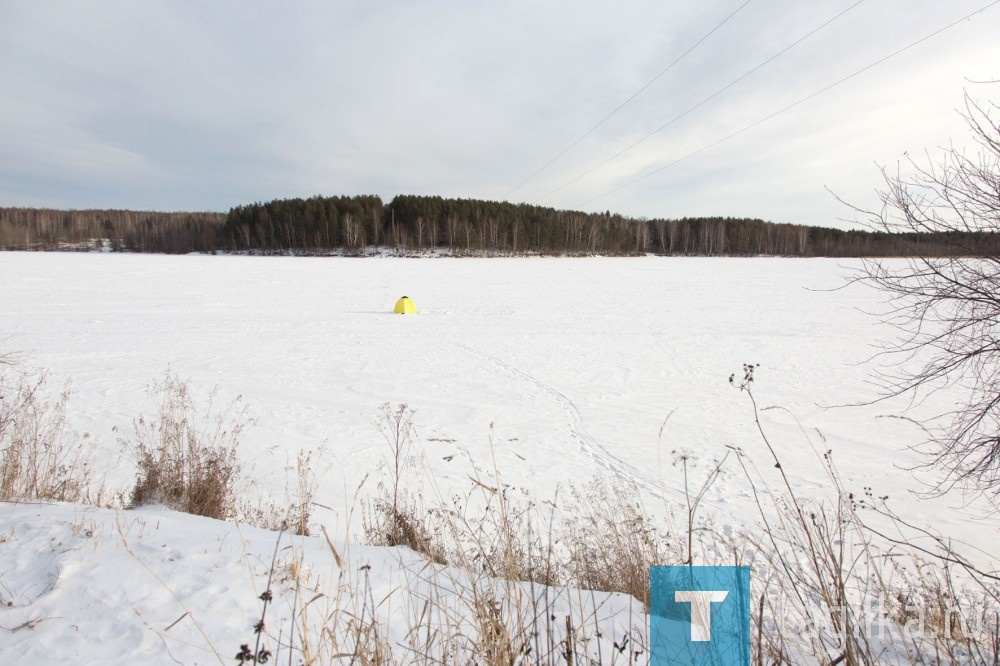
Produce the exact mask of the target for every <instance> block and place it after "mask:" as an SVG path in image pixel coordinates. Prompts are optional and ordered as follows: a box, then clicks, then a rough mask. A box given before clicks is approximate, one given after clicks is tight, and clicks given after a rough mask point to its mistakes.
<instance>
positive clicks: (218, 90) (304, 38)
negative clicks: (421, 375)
mask: <svg viewBox="0 0 1000 666" xmlns="http://www.w3.org/2000/svg"><path fill="white" fill-rule="evenodd" d="M853 3H854V0H838V1H837V2H826V3H801V2H792V1H791V0H754V1H753V2H751V3H750V4H749V5H747V6H746V7H745V8H744V9H742V10H741V11H740V12H739V13H738V14H737V15H736V16H734V17H733V18H732V20H730V21H729V22H728V23H727V24H726V25H725V26H723V27H722V28H720V29H719V30H718V32H716V33H715V34H713V35H712V36H711V37H710V38H709V39H707V40H706V41H705V42H704V43H703V44H702V45H701V46H699V47H698V48H697V49H695V50H694V51H692V52H691V54H690V55H688V56H687V57H686V58H684V59H683V60H681V61H680V62H679V63H678V64H677V65H676V66H675V67H674V68H672V69H671V70H670V71H668V72H667V73H665V74H664V75H663V76H662V77H661V78H660V79H658V80H657V81H656V82H655V83H653V84H652V85H651V86H650V87H649V88H648V89H647V90H646V91H644V92H643V93H642V94H641V95H640V96H638V97H637V98H636V99H635V100H634V101H633V102H632V103H630V104H629V105H628V106H626V107H625V108H624V109H622V110H621V112H619V113H618V114H616V115H615V116H614V117H613V118H611V119H610V120H608V122H606V123H605V124H603V125H602V126H601V127H600V128H599V129H598V130H597V131H595V132H593V133H592V134H591V135H590V136H588V137H587V138H586V139H584V140H583V141H581V142H580V143H579V145H577V146H576V147H574V148H573V149H572V150H570V151H568V152H567V153H566V155H565V156H563V157H562V158H561V159H559V160H557V161H556V162H555V163H553V164H552V166H551V167H549V168H548V169H546V170H545V171H544V172H542V173H540V174H539V175H538V176H537V177H535V178H533V179H532V180H531V181H530V182H529V183H527V184H526V185H525V186H524V187H522V188H520V189H518V190H517V191H516V192H515V193H514V195H513V196H512V199H515V200H524V199H532V198H535V197H538V196H540V195H542V194H545V193H548V192H550V191H552V190H553V189H555V188H557V187H560V186H561V185H563V184H565V183H566V182H567V181H569V180H570V179H572V178H574V177H575V176H577V175H579V174H580V173H582V172H583V171H586V170H587V169H590V168H591V167H593V166H594V165H595V164H597V163H600V162H601V161H603V160H605V159H607V158H608V157H610V156H611V155H613V154H614V153H616V152H618V151H620V150H621V149H622V148H624V147H626V146H628V145H629V144H630V143H632V142H634V141H635V140H636V139H638V138H641V137H642V136H644V135H646V134H647V133H648V132H650V131H651V130H653V129H655V128H656V127H658V126H660V125H662V124H664V123H666V122H667V121H668V120H670V119H671V118H673V117H675V116H676V115H678V114H679V113H681V112H682V111H684V110H685V109H687V108H689V107H690V106H692V105H693V104H695V103H697V102H698V101H699V100H702V99H704V98H705V97H707V96H709V95H711V94H712V93H714V92H715V91H717V90H719V89H720V88H722V87H723V86H725V85H726V84H728V83H730V82H731V81H733V80H734V79H735V78H737V77H738V76H740V75H742V74H743V73H745V72H746V71H747V70H748V69H749V68H750V67H752V66H754V65H756V64H757V63H760V62H762V61H763V60H764V59H766V58H768V57H769V56H771V55H773V54H774V53H776V52H777V51H778V50H780V49H782V48H784V47H785V46H787V45H789V44H790V43H791V42H792V41H794V40H795V39H797V38H799V37H800V36H802V35H804V34H806V33H807V32H808V31H809V30H811V29H813V28H815V27H816V26H818V25H819V24H820V23H822V22H823V21H826V20H827V19H829V18H830V17H832V16H834V15H835V14H837V13H838V12H840V11H843V10H844V9H847V8H848V7H849V6H850V5H852V4H853ZM739 4H741V3H740V2H737V1H736V0H731V1H722V0H717V1H713V2H708V3H705V2H693V1H691V2H684V3H662V2H652V1H650V2H642V3H639V2H636V3H626V4H624V5H623V4H622V3H611V2H598V1H596V0H595V1H589V2H579V3H537V2H528V1H527V0H519V1H516V2H508V3H459V2H453V1H447V2H446V1H444V0H437V1H435V2H427V3H419V4H410V3H406V4H404V3H393V2H388V1H383V2H344V3H332V4H331V3H325V2H301V3H294V4H292V5H288V6H278V5H274V4H272V3H265V2H249V3H248V2H236V1H235V0H231V1H227V2H214V3H210V4H205V3H197V2H193V1H177V2H166V1H161V2H146V3H141V4H140V3H132V2H126V1H124V0H118V1H104V2H55V1H50V0H41V1H39V2H33V3H30V4H28V3H21V4H17V5H14V6H9V5H7V6H5V9H4V10H2V11H3V12H4V14H5V16H3V20H0V86H2V88H3V90H4V91H5V100H4V103H3V105H2V106H0V153H2V158H3V161H4V162H5V163H6V165H7V166H6V167H4V168H3V170H2V172H0V173H3V174H4V177H5V180H6V181H7V183H5V185H4V188H3V192H4V195H3V196H4V200H3V201H2V202H0V204H4V205H24V204H33V205H38V204H39V202H40V201H42V202H44V201H50V202H52V205H60V206H67V205H70V206H85V205H87V206H130V207H141V208H151V207H158V208H170V209H204V208H214V209H226V208H228V207H229V206H231V205H236V204H239V203H244V202H247V201H253V200H261V199H268V198H273V197H280V196H301V195H309V194H316V193H323V194H341V193H347V194H351V193H377V194H381V195H382V196H383V197H391V196H392V195H394V194H397V193H426V194H442V195H446V196H465V197H488V198H500V197H503V196H504V195H505V194H506V193H507V192H509V191H510V190H511V188H513V187H514V186H515V185H517V184H518V183H519V182H521V181H522V180H523V179H525V178H526V177H527V176H528V175H529V174H531V173H532V172H534V171H535V170H536V169H538V168H539V167H540V166H541V165H543V164H545V163H546V162H547V161H549V160H550V159H551V158H552V157H554V156H555V155H556V154H557V153H559V152H560V151H561V150H563V149H564V148H566V147H567V146H569V145H570V143H571V142H573V141H574V140H575V139H577V138H578V137H580V136H581V135H582V134H583V133H584V132H586V131H587V130H588V129H590V128H591V127H593V126H594V124H595V123H597V122H598V121H599V120H600V119H601V118H602V117H604V116H605V115H606V114H608V113H609V112H610V111H611V110H613V109H614V108H615V107H616V106H618V104H620V103H621V102H622V100H624V99H625V98H626V97H628V96H629V95H630V94H632V93H633V92H635V91H636V90H637V89H638V88H639V87H640V86H642V85H643V84H645V83H646V82H648V81H649V80H650V79H651V78H652V77H653V76H655V75H656V74H657V73H658V72H660V71H662V70H663V69H664V68H665V67H666V66H667V65H668V64H669V63H670V62H671V61H673V60H674V59H676V58H677V57H678V56H679V55H680V54H681V53H683V52H684V51H685V50H686V49H688V48H689V47H690V46H691V45H692V44H694V43H695V42H696V41H697V40H698V39H700V38H701V37H702V36H703V35H704V34H705V33H706V32H708V31H709V30H710V29H712V27H714V26H715V25H716V24H718V23H719V22H720V21H721V20H722V19H723V18H724V17H725V16H727V15H728V14H729V13H731V12H732V11H733V10H734V9H736V8H737V7H738V6H739ZM986 4H987V3H986V2H985V0H979V1H978V2H973V1H972V0H956V1H955V2H950V3H934V2H918V3H914V2H907V1H905V0H891V1H889V0H886V1H883V2H878V3H876V2H872V1H871V0H869V1H868V2H864V3H862V4H861V5H859V6H858V7H856V8H854V9H852V10H851V11H849V12H848V13H847V14H845V15H844V16H843V17H841V18H840V19H838V20H837V21H836V22H834V23H833V24H831V25H830V26H828V27H827V28H825V29H824V30H822V31H820V32H819V33H817V34H816V35H814V36H812V37H810V38H809V39H808V40H806V41H804V42H803V43H802V44H800V45H798V46H797V47H796V48H795V49H793V50H791V51H789V52H788V53H786V54H784V55H783V56H781V57H780V58H778V59H777V60H775V61H774V62H772V63H770V64H768V65H767V66H766V67H765V68H762V69H761V70H760V71H759V72H755V73H754V74H753V75H752V76H750V77H748V78H747V79H746V80H744V81H741V82H740V83H739V84H737V85H734V86H733V87H732V88H730V89H729V90H727V91H726V92H725V93H724V94H723V95H720V96H719V97H718V98H716V99H713V100H712V101H711V102H708V103H706V104H705V105H704V106H702V107H701V108H699V109H697V110H696V111H693V112H691V113H690V114H689V115H687V116H686V117H684V118H682V119H681V120H678V121H677V122H676V123H674V124H672V125H671V126H670V127H668V128H667V129H665V130H664V131H662V132H660V133H658V134H656V136H655V137H654V138H652V139H650V140H648V141H646V142H644V143H643V144H642V145H641V146H638V147H637V148H636V149H635V150H633V151H630V152H629V153H628V154H627V155H625V156H623V157H622V158H621V159H619V160H615V161H614V162H613V163H611V164H609V165H607V166H606V167H604V168H602V169H600V170H598V171H596V172H594V173H593V174H591V175H590V176H588V177H586V178H583V179H581V180H580V182H579V183H576V184H574V185H572V186H570V187H567V188H565V189H564V190H562V191H560V192H559V194H558V195H556V196H553V197H552V198H551V199H546V200H545V201H544V203H546V204H551V205H559V206H567V207H581V206H583V205H584V203H585V202H587V201H589V200H591V199H593V198H594V197H596V196H599V195H601V194H604V193H606V192H609V191H611V190H614V189H615V188H618V187H620V186H622V185H623V184H626V183H629V182H631V181H633V180H635V179H637V178H639V177H640V176H643V175H644V174H647V173H649V172H651V171H653V170H655V169H658V168H660V167H662V166H663V165H665V164H669V163H670V162H672V161H674V160H676V159H677V158H678V157H683V156H684V155H687V154H688V153H690V152H692V151H697V150H699V149H702V148H705V147H706V146H709V145H710V144H712V143H713V142H715V141H717V140H718V139H720V138H722V137H725V136H727V135H728V134H731V133H733V132H736V131H738V130H740V129H741V128H744V127H746V126H747V125H749V124H751V123H754V122H756V121H757V120H760V119H761V118H764V117H766V116H768V115H769V114H772V113H774V112H775V111H777V110H779V109H781V108H783V107H785V106H787V105H789V104H792V103H794V102H796V101H797V100H800V99H802V98H803V97H806V96H807V95H810V94H812V93H813V92H816V91H818V90H820V89H822V88H824V87H825V86H828V85H830V84H831V83H833V82H835V81H837V80H838V79H840V78H843V77H845V76H848V75H849V74H851V73H852V72H855V71H857V70H858V69H860V68H862V67H864V66H866V65H868V64H870V63H872V62H875V61H876V60H878V59H880V58H882V57H884V56H886V55H888V54H889V53H892V52H893V51H894V50H896V49H899V48H901V47H903V46H905V45H907V44H909V43H911V42H913V41H915V40H917V39H918V38H920V37H923V36H925V35H927V34H929V33H931V32H933V31H934V30H937V29H939V28H941V27H943V26H945V25H946V24H948V23H950V22H952V21H954V20H956V19H957V18H959V17H961V16H963V15H965V14H968V13H970V12H972V11H974V10H975V9H977V8H979V7H981V6H984V5H986ZM998 28H1000V7H994V8H991V9H989V10H987V11H985V12H983V13H981V14H979V15H977V16H976V17H974V18H973V19H970V20H969V21H967V22H965V23H963V24H961V25H958V26H956V27H954V28H952V29H950V30H948V31H946V32H945V33H943V34H941V35H938V36H936V37H934V38H933V39H930V40H928V41H927V42H926V43H924V44H921V45H919V46H917V47H915V48H913V49H911V50H909V51H907V52H906V53H904V54H901V55H900V56H898V57H896V58H894V59H892V60H890V61H888V62H886V63H884V64H882V65H880V66H879V67H877V68H875V69H873V70H871V71H869V72H866V73H864V74H861V75H859V76H857V77H856V78H854V79H852V80H850V81H848V82H846V83H844V84H842V85H840V86H838V87H836V88H834V89H832V90H830V91H829V92H826V93H824V94H822V95H820V96H818V97H816V98H815V99H813V100H810V101H808V102H806V103H803V104H802V105H800V106H798V107H796V108H795V109H792V110H790V111H788V112H786V113H782V114H781V115H779V116H777V117H775V118H774V119H772V120H769V121H768V122H766V123H762V124H760V125H758V126H756V127H754V128H753V129H750V130H748V131H746V132H745V133H743V134H740V135H739V136H738V137H735V138H733V139H731V140H728V141H725V142H724V143H722V144H720V145H718V146H715V147H712V148H709V149H707V150H704V151H703V152H700V153H699V154H698V155H697V156H695V157H692V158H690V159H687V160H684V161H682V162H680V163H678V164H677V165H675V166H673V167H670V168H667V169H664V170H663V171H661V172H659V173H657V174H655V175H653V176H650V177H648V178H645V179H642V180H640V181H639V182H638V183H636V184H635V185H632V186H629V187H626V188H624V189H622V190H620V191H618V192H615V193H614V194H612V195H609V196H607V197H604V198H602V199H600V200H598V201H594V202H593V203H592V204H590V205H588V206H587V207H588V208H591V209H595V210H596V209H601V210H603V209H606V208H611V209H613V210H618V211H620V212H623V213H626V214H632V215H641V216H648V217H652V216H659V215H671V216H672V215H699V214H716V213H723V214H733V215H755V216H760V217H765V218H768V219H774V220H788V221H797V222H805V223H831V221H835V218H836V217H837V216H838V215H839V214H842V213H843V211H842V210H841V209H840V208H839V206H838V204H836V202H835V201H833V199H832V197H830V196H829V195H828V194H826V192H825V191H824V190H823V187H824V186H829V187H830V188H832V189H834V190H835V191H837V192H838V193H841V194H842V195H843V196H845V197H846V198H848V199H854V198H855V197H864V198H869V199H870V197H871V190H872V188H873V187H874V186H875V185H877V182H876V181H877V171H876V170H875V169H874V167H873V166H872V165H873V163H874V162H880V163H881V162H892V161H893V160H895V159H897V158H898V157H899V156H900V155H901V153H902V151H904V150H911V151H913V150H920V149H922V148H923V147H924V146H934V145H938V144H942V143H945V142H946V141H947V140H948V139H949V138H956V139H958V140H964V130H963V128H962V125H961V121H960V119H959V118H958V117H957V115H956V114H955V112H954V109H955V108H957V107H958V106H959V105H960V104H961V95H962V89H963V86H967V85H968V86H969V88H970V92H972V93H973V94H977V93H981V94H983V95H985V96H989V95H993V96H994V98H995V97H996V90H997V87H996V86H992V87H989V86H975V85H969V84H967V82H966V81H965V77H969V78H979V79H990V78H995V77H996V76H997V72H995V71H990V67H991V66H993V64H994V63H996V62H998V61H1000V60H998V56H1000V46H998V45H997V44H996V40H995V37H994V36H995V35H996V34H997V33H998V32H1000V31H998ZM74 197H79V198H80V200H79V201H77V200H75V199H74ZM84 199H86V200H84ZM859 203H865V202H864V201H861V202H859Z"/></svg>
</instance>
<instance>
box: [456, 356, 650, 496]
mask: <svg viewBox="0 0 1000 666" xmlns="http://www.w3.org/2000/svg"><path fill="white" fill-rule="evenodd" d="M455 346H456V347H458V348H459V349H461V350H463V351H465V352H467V353H469V354H472V355H474V356H478V357H479V358H482V359H485V360H486V361H489V362H490V363H491V364H492V365H493V366H494V367H496V368H498V369H499V370H500V371H501V372H503V373H505V374H507V375H508V376H511V377H514V378H515V379H519V380H521V381H522V382H524V383H526V384H529V385H531V386H533V387H534V388H535V390H536V391H537V392H539V393H542V394H544V395H546V396H548V397H549V398H551V399H552V401H554V402H555V403H556V404H557V405H558V406H559V408H560V409H561V410H562V411H563V413H564V414H565V416H566V422H567V425H568V428H569V432H570V436H571V437H572V438H573V440H574V441H576V443H577V444H578V445H579V450H580V451H581V452H582V453H584V454H585V455H586V456H587V457H589V458H590V459H591V460H592V461H593V462H594V463H595V464H596V465H597V466H598V467H599V468H601V469H602V470H606V471H609V472H611V473H612V474H613V475H614V476H615V477H617V478H618V479H620V480H621V481H624V482H625V483H634V484H635V485H636V486H637V487H638V488H640V489H642V490H644V491H646V492H648V493H649V494H650V495H653V496H655V497H656V498H657V499H659V500H661V501H662V500H665V499H666V497H665V496H664V494H663V484H661V483H658V482H657V481H656V480H655V479H651V478H650V477H649V476H648V475H646V474H644V473H643V472H642V471H640V470H639V469H638V468H636V467H634V466H633V465H630V464H628V463H627V462H625V461H624V460H622V459H621V458H618V457H617V456H615V455H613V454H612V453H611V452H609V451H608V450H607V448H605V447H604V446H603V445H601V444H600V443H599V442H598V441H597V439H596V438H595V437H594V436H593V435H591V434H590V432H588V431H587V427H586V425H585V424H584V422H583V415H582V414H580V408H579V407H577V405H576V403H575V402H573V400H572V399H571V398H570V397H569V396H567V395H566V394H565V393H563V392H562V391H560V390H559V389H557V388H556V387H554V386H551V385H549V384H546V383H545V382H543V381H541V380H540V379H538V378H537V377H534V376H533V375H531V374H529V373H527V372H525V371H523V370H520V369H519V368H517V367H515V366H514V365H513V364H511V363H508V362H507V361H504V360H503V359H501V358H499V357H497V356H494V355H492V354H488V353H486V352H482V351H479V350H478V349H475V348H473V347H470V346H469V345H465V344H462V343H456V345H455Z"/></svg>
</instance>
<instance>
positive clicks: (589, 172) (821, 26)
mask: <svg viewBox="0 0 1000 666" xmlns="http://www.w3.org/2000/svg"><path fill="white" fill-rule="evenodd" d="M864 1H865V0H858V1H857V2H855V3H854V4H853V5H851V6H850V7H848V8H847V9H845V10H844V11H842V12H840V13H839V14H837V15H836V16H834V17H833V18H831V19H829V20H827V21H826V22H824V23H823V24H822V25H820V26H818V27H816V28H813V29H812V30H810V31H809V32H808V33H806V34H805V35H803V36H802V37H800V38H798V39H797V40H795V41H794V42H792V43H791V44H789V45H788V46H786V47H785V48H783V49H782V50H780V51H778V52H777V53H775V54H774V55H773V56H771V57H770V58H768V59H767V60H765V61H764V62H762V63H760V64H759V65H757V66H756V67H754V68H753V69H751V70H749V71H747V72H746V73H745V74H743V75H742V76H740V77H739V78H737V79H735V80H733V81H732V82H730V83H729V84H728V85H726V86H725V87H724V88H720V89H719V90H716V91H715V92H714V93H712V94H711V95H709V96H708V97H706V98H704V99H703V100H701V101H700V102H698V103H697V104H695V105H694V106H691V107H689V108H688V109H686V110H685V111H683V112H682V113H680V114H678V115H676V116H674V117H673V118H671V119H670V120H668V121H667V122H665V123H663V124H662V125H660V126H659V127H657V128H656V129H655V130H653V131H652V132H650V133H649V134H647V135H646V136H644V137H642V138H641V139H639V140H637V141H635V142H634V143H632V144H631V145H629V146H628V147H627V148H624V149H622V150H620V151H618V152H617V153H615V154H614V155H612V156H611V157H609V158H608V159H606V160H604V161H603V162H601V163H600V164H597V165H595V166H593V167H591V168H590V169H588V170H587V171H584V172H583V173H581V174H580V175H578V176H576V177H575V178H573V179H572V180H570V181H568V182H566V183H563V184H562V185H560V186H559V187H557V188H556V189H554V190H552V191H551V192H549V193H548V194H546V195H544V196H541V197H539V198H537V199H535V200H534V201H533V202H532V203H538V202H540V201H543V200H545V199H548V198H549V197H551V196H552V195H553V194H556V193H558V192H561V191H562V190H564V189H566V188H567V187H569V186H570V185H572V184H573V183H575V182H577V181H578V180H580V179H581V178H585V177H586V176H589V175H590V174H592V173H594V172H595V171H597V170H598V169H600V168H601V167H603V166H605V165H607V164H609V163H611V162H614V161H615V160H616V159H618V158H619V157H621V156H622V155H624V154H625V153H628V152H629V151H631V150H632V149H633V148H635V147H636V146H638V145H639V144H641V143H645V142H646V141H648V140H649V139H651V138H653V137H654V136H655V135H656V134H659V133H660V132H662V131H663V130H665V129H666V128H668V127H670V126H671V125H673V124H674V123H675V122H677V121H678V120H680V119H681V118H683V117H684V116H686V115H687V114H689V113H691V112H692V111H694V110H695V109H698V108H700V107H701V106H703V105H704V104H706V103H708V102H710V101H711V100H713V99H715V98H716V97H718V96H719V95H721V94H722V93H724V92H726V91H727V90H729V89H730V88H732V87H733V86H734V85H736V84H737V83H739V82H740V81H742V80H743V79H745V78H747V77H748V76H750V75H751V74H753V73H754V72H756V71H757V70H759V69H761V68H763V67H764V66H766V65H768V64H769V63H771V62H772V61H774V60H777V59H778V58H779V57H781V56H782V55H784V54H785V53H787V52H789V51H791V50H792V49H793V48H795V47H796V46H798V45H799V44H801V43H802V42H804V41H805V40H807V39H809V38H810V37H812V36H813V35H815V34H816V33H817V32H819V31H820V30H822V29H823V28H825V27H827V26H828V25H830V24H831V23H833V22H834V21H836V20H837V19H839V18H840V17H841V16H843V15H844V14H846V13H847V12H849V11H851V10H852V9H854V8H855V7H857V6H858V5H860V4H861V3H862V2H864Z"/></svg>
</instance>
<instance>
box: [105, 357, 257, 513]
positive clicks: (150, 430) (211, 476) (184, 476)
mask: <svg viewBox="0 0 1000 666" xmlns="http://www.w3.org/2000/svg"><path fill="white" fill-rule="evenodd" d="M156 391H157V392H158V394H159V399H160V404H159V410H158V414H157V417H156V418H155V419H153V420H147V419H146V418H145V417H139V419H137V420H136V421H135V423H134V424H133V425H134V427H133V431H134V439H123V440H122V445H123V446H124V448H125V449H126V450H128V451H131V452H132V453H133V455H134V456H135V458H136V463H137V466H138V472H137V475H136V481H135V485H134V486H133V488H132V492H131V498H130V502H129V506H131V507H136V506H142V505H144V504H164V505H166V506H168V507H170V508H172V509H176V510H178V511H184V512H186V513H192V514H196V515H199V516H206V517H209V518H219V519H228V518H233V517H235V516H236V513H237V505H236V494H237V493H236V484H237V481H238V480H239V475H240V463H239V459H238V457H237V453H236V452H237V448H238V446H239V441H240V435H241V434H242V432H243V429H244V428H245V427H246V425H247V424H248V423H249V422H250V421H249V418H248V417H247V416H246V413H245V411H243V410H240V409H239V408H240V404H239V402H240V401H239V398H237V400H236V402H234V403H233V405H232V406H231V407H230V409H229V410H227V411H222V412H217V413H214V412H213V409H212V401H211V398H210V399H209V407H208V412H207V413H206V415H205V416H204V417H200V416H199V414H198V410H197V408H196V406H195V403H194V399H193V397H192V395H191V389H190V386H189V385H188V384H187V382H183V381H181V380H180V379H179V378H178V377H177V376H176V375H175V374H173V373H172V372H170V371H168V372H167V373H166V375H165V376H164V378H163V380H162V381H161V382H160V384H158V385H157V386H156ZM233 412H235V414H233Z"/></svg>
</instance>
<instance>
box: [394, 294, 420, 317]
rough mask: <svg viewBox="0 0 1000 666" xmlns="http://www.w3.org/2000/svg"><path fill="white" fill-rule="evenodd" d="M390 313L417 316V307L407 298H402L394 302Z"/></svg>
mask: <svg viewBox="0 0 1000 666" xmlns="http://www.w3.org/2000/svg"><path fill="white" fill-rule="evenodd" d="M392 311H393V312H394V313H395V314H417V306H416V305H414V304H413V301H411V300H410V297H409V296H403V297H402V298H401V299H399V300H398V301H396V307H395V308H393V310H392Z"/></svg>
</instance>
